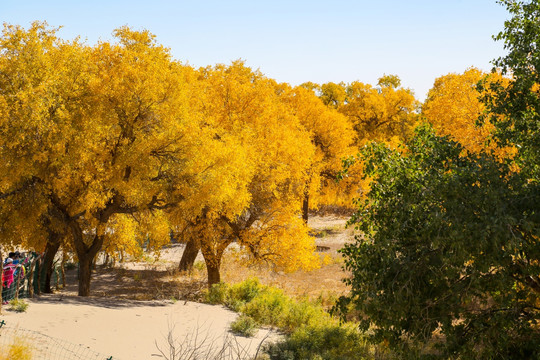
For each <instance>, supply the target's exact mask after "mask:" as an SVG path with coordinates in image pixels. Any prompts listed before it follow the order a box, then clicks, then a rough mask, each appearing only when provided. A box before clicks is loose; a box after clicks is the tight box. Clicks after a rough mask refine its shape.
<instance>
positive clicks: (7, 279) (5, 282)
mask: <svg viewBox="0 0 540 360" xmlns="http://www.w3.org/2000/svg"><path fill="white" fill-rule="evenodd" d="M27 261H28V258H27V257H26V256H25V255H24V253H20V252H18V251H15V252H10V253H9V255H8V257H7V258H6V260H4V263H3V264H2V268H3V272H2V301H3V303H4V305H5V304H7V303H8V301H9V300H11V299H12V298H13V297H14V295H15V293H16V291H17V289H16V287H17V279H18V278H19V277H20V278H22V279H24V276H25V275H26V269H25V267H24V265H25V263H26V262H27Z"/></svg>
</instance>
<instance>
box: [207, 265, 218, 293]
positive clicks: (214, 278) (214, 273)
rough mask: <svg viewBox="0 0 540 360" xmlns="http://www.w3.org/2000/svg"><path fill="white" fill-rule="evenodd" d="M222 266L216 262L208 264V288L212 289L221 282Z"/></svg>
mask: <svg viewBox="0 0 540 360" xmlns="http://www.w3.org/2000/svg"><path fill="white" fill-rule="evenodd" d="M219 268H220V264H219V263H218V264H215V263H214V262H206V271H207V272H208V288H211V287H212V285H214V284H219V283H220V282H221V274H220V272H219Z"/></svg>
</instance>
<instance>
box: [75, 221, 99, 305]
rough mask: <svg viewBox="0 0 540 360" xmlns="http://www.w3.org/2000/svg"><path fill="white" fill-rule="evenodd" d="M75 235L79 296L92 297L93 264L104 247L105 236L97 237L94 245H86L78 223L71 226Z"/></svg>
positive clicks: (93, 241) (93, 242) (94, 239)
mask: <svg viewBox="0 0 540 360" xmlns="http://www.w3.org/2000/svg"><path fill="white" fill-rule="evenodd" d="M69 227H70V228H71V233H72V235H73V244H74V245H75V251H76V252H77V258H78V259H79V296H90V279H91V276H92V264H93V262H94V259H95V257H96V255H97V253H98V252H99V251H100V250H101V247H102V246H103V241H104V237H103V235H97V234H96V235H95V236H94V238H93V240H92V244H91V245H90V246H88V245H86V244H85V242H84V234H83V232H82V229H81V227H80V225H79V224H78V223H77V222H76V221H71V222H70V224H69Z"/></svg>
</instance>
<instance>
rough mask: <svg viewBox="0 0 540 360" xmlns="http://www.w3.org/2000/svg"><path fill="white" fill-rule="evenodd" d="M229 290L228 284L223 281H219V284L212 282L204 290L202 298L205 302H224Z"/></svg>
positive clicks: (215, 303) (214, 303)
mask: <svg viewBox="0 0 540 360" xmlns="http://www.w3.org/2000/svg"><path fill="white" fill-rule="evenodd" d="M228 291H229V286H228V285H227V284H225V283H222V282H220V283H219V284H214V285H212V287H211V288H210V289H209V290H208V292H206V294H205V296H204V299H205V301H206V302H207V303H209V304H213V305H217V304H225V299H226V298H227V293H228Z"/></svg>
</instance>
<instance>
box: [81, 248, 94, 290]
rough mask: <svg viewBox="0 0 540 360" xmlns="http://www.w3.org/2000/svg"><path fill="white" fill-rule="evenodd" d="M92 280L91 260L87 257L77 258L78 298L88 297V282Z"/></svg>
mask: <svg viewBox="0 0 540 360" xmlns="http://www.w3.org/2000/svg"><path fill="white" fill-rule="evenodd" d="M91 278H92V259H91V258H90V257H89V256H83V258H82V259H81V258H80V257H79V296H89V295H90V280H91Z"/></svg>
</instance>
